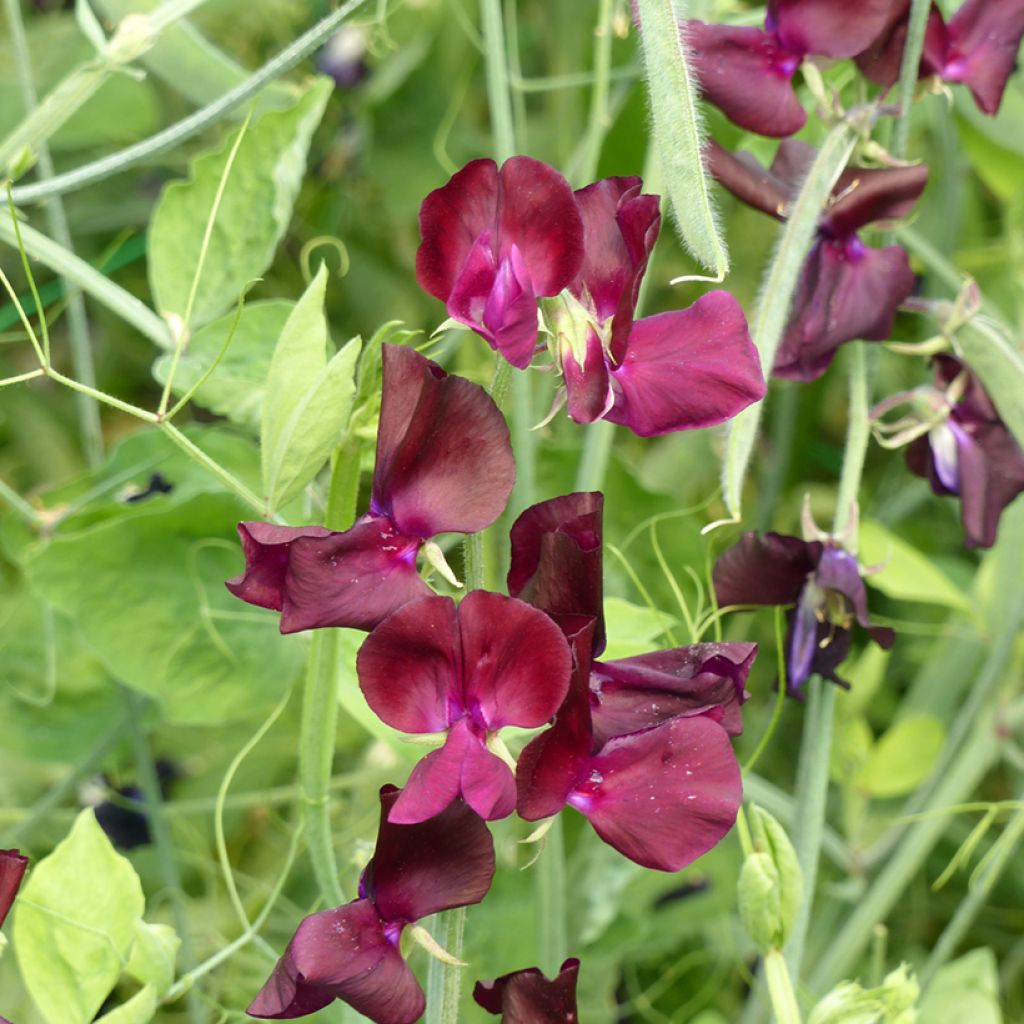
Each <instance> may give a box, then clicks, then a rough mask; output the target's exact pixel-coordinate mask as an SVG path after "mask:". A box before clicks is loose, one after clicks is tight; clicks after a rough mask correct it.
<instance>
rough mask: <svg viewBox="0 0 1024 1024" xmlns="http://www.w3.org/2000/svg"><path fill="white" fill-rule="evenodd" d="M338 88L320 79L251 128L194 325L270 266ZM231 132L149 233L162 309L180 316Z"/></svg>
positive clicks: (169, 196) (216, 231)
mask: <svg viewBox="0 0 1024 1024" xmlns="http://www.w3.org/2000/svg"><path fill="white" fill-rule="evenodd" d="M332 87H333V83H332V82H331V81H330V80H329V79H325V78H320V79H318V80H317V81H316V82H315V83H314V84H313V85H312V86H310V87H309V88H308V89H306V91H305V92H304V93H303V94H302V95H301V96H300V98H299V99H298V101H297V102H296V103H295V104H294V106H292V107H291V108H289V109H287V110H281V111H276V110H271V111H268V112H267V113H265V114H263V116H262V117H260V118H259V119H258V120H257V121H256V122H255V123H254V124H252V125H250V126H249V129H248V131H247V132H246V134H245V138H244V139H243V140H242V143H241V145H240V146H239V149H238V153H237V156H236V157H235V162H234V165H233V166H232V168H231V174H230V176H229V178H228V182H227V186H226V188H225V190H224V196H223V199H222V201H221V204H220V209H219V211H218V214H217V219H216V223H215V225H214V228H213V232H212V234H211V237H210V245H209V249H208V252H207V256H206V262H205V264H204V266H203V273H202V277H201V280H200V282H199V288H198V291H197V293H196V301H195V306H194V308H193V317H192V322H193V324H202V323H206V322H208V321H210V320H212V319H213V318H214V317H216V316H219V315H220V314H221V313H223V312H224V311H225V310H226V309H228V308H229V307H230V306H231V305H232V303H234V302H235V301H236V300H237V299H238V296H239V294H240V293H241V292H242V290H243V289H244V288H245V286H246V284H248V282H250V281H251V280H253V279H254V278H257V277H259V276H260V275H261V274H262V273H263V271H264V270H266V269H267V267H268V266H269V265H270V262H271V260H272V259H273V257H274V251H275V249H276V248H277V244H278V242H280V240H281V237H282V236H283V235H284V232H285V229H286V228H287V227H288V222H289V220H290V219H291V213H292V206H293V204H294V203H295V197H296V196H297V195H298V192H299V186H300V185H301V183H302V176H303V173H304V171H305V167H306V154H307V151H308V150H309V142H310V138H311V137H312V134H313V131H314V129H315V128H316V126H317V125H318V124H319V123H320V118H321V117H322V116H323V111H324V105H325V104H326V102H327V97H328V96H329V95H330V92H331V89H332ZM235 135H236V133H232V134H231V136H229V137H228V138H227V139H226V140H225V142H224V145H223V146H222V147H221V148H220V149H218V150H217V151H215V152H209V153H204V154H203V155H202V156H200V157H198V158H196V160H195V161H194V162H193V163H192V166H191V173H190V175H189V178H188V180H187V181H176V182H172V183H171V184H170V185H168V186H167V187H166V188H165V189H164V191H163V193H162V195H161V196H160V200H159V202H158V203H157V207H156V210H155V212H154V214H153V220H152V222H151V223H150V228H149V242H148V251H149V280H150V285H151V287H152V290H153V296H154V298H155V300H156V305H157V309H158V310H159V311H160V312H161V313H162V314H164V315H165V316H167V315H168V314H177V315H178V316H181V317H183V316H184V313H185V310H186V307H187V305H188V297H189V293H190V291H191V289H192V280H193V278H194V276H195V272H196V267H197V266H198V264H199V260H200V254H201V250H202V243H203V236H204V233H205V231H206V224H207V221H208V220H209V216H210V211H211V209H212V208H213V202H214V197H215V195H216V193H217V190H218V188H219V186H220V181H221V176H222V175H223V172H224V167H225V164H226V162H227V159H228V155H229V153H230V152H231V148H232V145H233V144H234V141H235Z"/></svg>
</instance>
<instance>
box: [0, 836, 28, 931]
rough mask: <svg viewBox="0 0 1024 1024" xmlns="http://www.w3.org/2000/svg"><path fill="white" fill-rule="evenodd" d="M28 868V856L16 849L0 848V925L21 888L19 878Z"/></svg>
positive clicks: (22, 876)
mask: <svg viewBox="0 0 1024 1024" xmlns="http://www.w3.org/2000/svg"><path fill="white" fill-rule="evenodd" d="M26 868H28V857H23V856H22V855H21V854H20V853H19V852H18V851H17V850H0V926H2V925H3V923H4V921H5V920H6V919H7V915H8V913H9V912H10V909H11V905H12V904H13V903H14V897H15V896H17V895H18V890H19V889H20V888H21V880H22V878H24V877H25V870H26Z"/></svg>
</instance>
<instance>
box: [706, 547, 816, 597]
mask: <svg viewBox="0 0 1024 1024" xmlns="http://www.w3.org/2000/svg"><path fill="white" fill-rule="evenodd" d="M823 550H824V545H822V544H821V542H820V541H805V540H800V538H799V537H787V536H785V535H783V534H780V533H766V534H765V535H764V536H763V537H759V536H758V535H757V534H756V533H745V534H743V536H742V537H740V539H739V540H738V541H737V542H736V543H735V544H734V545H733V546H732V547H731V548H727V549H726V550H725V551H723V552H722V554H721V555H720V556H719V558H718V561H717V562H715V567H714V569H713V570H712V574H711V576H712V581H713V583H714V585H715V596H716V598H717V601H718V604H719V605H720V606H725V605H733V604H794V603H795V602H796V601H797V600H798V598H799V597H800V592H801V591H802V590H803V589H804V584H805V583H806V582H807V577H808V576H809V575H810V574H811V573H812V572H814V570H815V568H816V567H817V565H818V562H819V561H820V560H821V556H822V552H823Z"/></svg>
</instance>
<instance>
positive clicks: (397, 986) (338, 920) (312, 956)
mask: <svg viewBox="0 0 1024 1024" xmlns="http://www.w3.org/2000/svg"><path fill="white" fill-rule="evenodd" d="M334 999H342V1000H344V1001H345V1002H346V1003H348V1004H349V1005H350V1006H353V1007H354V1008H355V1009H356V1010H358V1011H359V1012H360V1013H362V1014H364V1015H365V1016H367V1017H369V1018H370V1019H371V1020H373V1021H375V1022H377V1024H414V1022H415V1021H416V1020H418V1019H419V1017H420V1015H421V1014H422V1013H423V1009H424V998H423V991H422V990H421V989H420V986H419V983H418V982H417V981H416V978H415V976H414V975H413V973H412V971H410V970H409V968H408V966H407V965H406V963H405V961H404V960H403V959H402V957H401V955H400V954H399V952H398V950H397V949H396V948H395V946H394V945H393V944H392V943H391V942H390V941H389V940H388V938H387V936H386V935H385V933H384V922H383V921H382V920H381V918H380V916H379V915H378V913H377V911H376V910H375V909H374V906H373V904H372V903H371V902H370V901H369V900H356V901H355V902H353V903H348V904H346V905H345V906H343V907H336V908H335V909H334V910H324V911H321V912H320V913H319V914H313V915H311V916H310V917H307V918H305V919H304V920H303V922H302V924H300V925H299V927H298V930H297V931H296V932H295V935H294V937H293V938H292V941H291V942H290V943H288V948H287V949H286V950H285V953H284V956H282V957H281V959H280V960H279V961H278V963H277V966H276V967H275V968H274V971H273V973H272V974H271V975H270V978H269V979H268V980H267V983H266V984H265V985H264V986H263V988H262V989H261V990H260V993H259V994H258V995H257V996H256V998H255V999H254V1000H253V1002H252V1004H251V1005H250V1006H249V1008H248V1010H247V1011H246V1012H247V1013H248V1014H249V1016H250V1017H260V1018H271V1019H274V1020H291V1019H292V1018H294V1017H304V1016H306V1015H307V1014H310V1013H315V1012H316V1011H317V1010H319V1009H321V1008H323V1007H324V1006H327V1005H328V1003H330V1002H332V1001H333V1000H334Z"/></svg>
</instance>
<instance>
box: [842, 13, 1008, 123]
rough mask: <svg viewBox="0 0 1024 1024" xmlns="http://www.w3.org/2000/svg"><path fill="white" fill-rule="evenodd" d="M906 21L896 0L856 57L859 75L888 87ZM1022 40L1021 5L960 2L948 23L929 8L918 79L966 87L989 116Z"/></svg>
mask: <svg viewBox="0 0 1024 1024" xmlns="http://www.w3.org/2000/svg"><path fill="white" fill-rule="evenodd" d="M909 17H910V0H901V2H900V3H899V4H898V5H897V6H896V10H895V12H894V14H893V16H892V17H891V18H890V19H889V22H888V24H887V25H886V27H885V28H884V29H883V31H882V32H881V33H880V34H879V36H878V38H877V39H875V40H874V41H873V42H872V44H871V45H870V46H869V47H868V48H867V49H865V50H864V52H863V53H861V54H859V55H858V56H857V66H858V67H859V68H860V70H861V73H862V74H863V75H864V76H865V77H866V78H869V79H870V80H871V81H872V82H877V83H878V84H879V85H885V86H891V85H893V84H894V83H895V82H896V81H897V79H898V78H899V75H900V65H901V63H902V60H903V49H904V46H905V45H906V40H907V25H908V20H909ZM1022 37H1024V0H966V3H964V4H962V5H961V6H960V7H959V9H958V10H957V12H956V14H954V15H953V17H952V18H950V20H949V22H948V23H947V22H946V21H944V20H943V17H942V13H941V12H940V11H939V9H938V7H937V6H936V5H935V4H932V7H931V10H930V11H929V13H928V24H927V27H926V30H925V38H924V49H923V51H922V53H921V64H920V68H919V71H918V77H919V78H929V77H932V76H935V77H937V78H939V79H941V80H942V81H943V82H951V83H959V84H963V85H966V86H967V87H968V88H969V89H970V90H971V95H972V96H973V97H974V102H975V103H976V104H977V105H978V109H979V110H981V111H982V113H985V114H990V115H994V114H996V113H997V112H998V111H999V106H1000V104H1001V103H1002V100H1003V93H1004V92H1005V91H1006V83H1007V81H1008V80H1009V77H1010V75H1011V74H1012V73H1013V69H1014V67H1015V66H1016V63H1017V51H1018V50H1019V49H1020V41H1021V38H1022Z"/></svg>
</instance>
